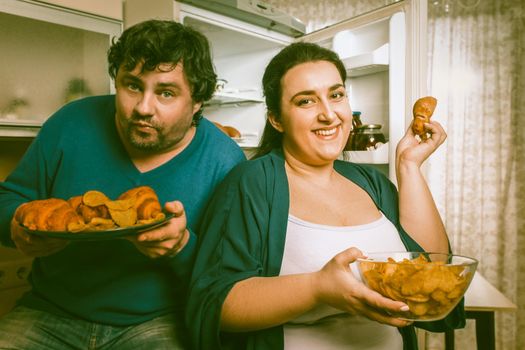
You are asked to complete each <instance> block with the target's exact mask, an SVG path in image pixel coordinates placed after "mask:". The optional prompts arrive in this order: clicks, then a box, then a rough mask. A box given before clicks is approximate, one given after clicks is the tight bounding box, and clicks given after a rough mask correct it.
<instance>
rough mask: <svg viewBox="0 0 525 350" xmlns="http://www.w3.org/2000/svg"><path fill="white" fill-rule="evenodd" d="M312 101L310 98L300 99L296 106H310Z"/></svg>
mask: <svg viewBox="0 0 525 350" xmlns="http://www.w3.org/2000/svg"><path fill="white" fill-rule="evenodd" d="M313 102H314V101H313V100H312V99H311V98H302V99H300V100H299V101H297V105H298V106H305V105H309V104H312V103H313Z"/></svg>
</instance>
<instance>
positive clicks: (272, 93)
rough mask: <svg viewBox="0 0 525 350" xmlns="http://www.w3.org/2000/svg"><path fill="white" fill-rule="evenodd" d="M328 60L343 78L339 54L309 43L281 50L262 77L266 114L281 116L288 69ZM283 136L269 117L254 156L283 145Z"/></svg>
mask: <svg viewBox="0 0 525 350" xmlns="http://www.w3.org/2000/svg"><path fill="white" fill-rule="evenodd" d="M314 61H327V62H331V63H333V64H334V65H335V67H336V68H337V70H338V71H339V75H340V76H341V80H342V81H343V84H344V82H345V81H346V69H345V66H344V64H343V62H341V60H340V59H339V56H337V54H336V53H335V52H333V51H331V50H328V49H325V48H324V47H321V46H319V45H317V44H312V43H294V44H291V45H288V46H287V47H285V48H284V49H282V50H281V51H280V52H279V53H278V54H277V55H276V56H275V57H274V58H272V60H271V61H270V63H269V64H268V66H267V67H266V70H265V71H264V76H263V80H262V83H263V92H264V97H265V100H266V109H267V114H270V113H271V114H272V115H273V116H274V117H275V119H276V120H280V119H281V95H282V85H281V81H282V78H283V77H284V75H285V74H286V72H288V71H289V70H290V69H291V68H293V67H295V66H297V65H299V64H302V63H307V62H314ZM282 139H283V135H282V134H281V133H280V132H279V131H277V130H276V129H275V128H274V127H273V126H272V124H270V122H269V120H268V118H267V119H266V124H265V126H264V131H263V135H262V138H261V141H260V143H259V147H258V148H257V150H256V152H255V154H254V156H253V157H252V158H257V157H261V156H263V155H265V154H267V153H269V152H270V151H271V150H273V149H275V148H280V147H281V145H282Z"/></svg>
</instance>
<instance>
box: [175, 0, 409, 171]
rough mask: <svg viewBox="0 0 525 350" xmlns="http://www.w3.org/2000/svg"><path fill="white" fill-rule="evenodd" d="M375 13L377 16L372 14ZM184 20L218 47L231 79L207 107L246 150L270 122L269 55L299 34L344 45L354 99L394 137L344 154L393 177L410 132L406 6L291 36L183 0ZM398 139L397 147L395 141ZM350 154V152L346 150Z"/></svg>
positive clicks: (223, 73) (367, 118) (366, 118)
mask: <svg viewBox="0 0 525 350" xmlns="http://www.w3.org/2000/svg"><path fill="white" fill-rule="evenodd" d="M372 18H374V17H373V16H372ZM180 20H181V22H182V23H184V24H187V25H190V26H192V27H194V28H196V29H197V30H199V31H201V32H202V33H203V34H204V35H206V36H207V37H208V39H209V40H210V43H211V46H212V52H213V58H214V64H215V67H216V70H217V73H218V77H219V78H220V79H225V80H226V81H227V83H226V84H225V86H224V89H223V90H221V91H218V92H217V93H216V94H215V96H214V98H213V100H212V101H211V102H210V103H208V104H207V105H206V107H205V116H206V117H207V118H208V119H210V120H212V121H216V122H219V123H221V124H223V125H229V126H233V127H235V128H237V129H238V130H239V131H240V133H241V138H240V139H237V140H236V141H237V142H238V144H239V145H240V146H241V147H243V148H244V149H245V150H246V151H249V150H250V149H252V148H254V147H256V146H257V145H258V143H259V140H260V137H261V134H262V131H263V128H264V124H265V104H264V100H263V96H262V91H261V90H262V88H261V80H262V75H263V72H264V68H265V67H266V65H267V63H268V62H269V60H270V59H271V58H272V57H273V56H274V55H275V54H276V53H277V52H279V50H281V49H282V48H283V47H284V46H285V45H287V44H289V43H292V42H294V41H297V40H300V41H312V42H317V43H318V44H320V45H321V46H324V47H328V48H331V49H333V50H334V51H336V52H337V53H338V54H339V56H340V57H341V59H342V60H343V62H344V64H345V66H346V67H347V73H348V79H347V81H346V86H347V91H348V94H349V99H350V104H351V107H352V109H353V110H357V111H360V112H361V113H362V114H361V118H362V121H363V123H365V124H381V125H382V129H381V131H382V132H383V134H384V135H385V137H386V139H387V141H389V142H387V144H386V145H384V146H382V147H381V148H379V149H378V150H376V151H356V152H348V154H344V155H343V154H342V155H341V159H345V160H350V161H353V162H359V163H369V164H375V166H377V167H378V168H380V169H381V170H382V171H384V172H385V173H386V174H387V175H389V176H390V178H392V179H393V176H394V169H393V167H389V165H388V164H389V163H390V164H393V160H394V154H393V153H394V151H395V144H396V143H397V142H398V141H399V139H400V138H401V136H402V135H403V134H404V131H405V89H406V86H405V64H406V62H405V56H406V54H405V37H406V24H405V14H404V12H403V11H395V12H394V13H390V14H388V15H386V16H384V17H383V18H379V19H378V18H375V20H373V21H371V22H369V23H362V22H363V20H362V18H361V19H360V21H356V22H361V23H359V24H358V25H356V24H355V23H353V22H352V20H349V21H346V22H345V23H344V24H343V25H339V26H338V29H337V31H336V32H335V33H334V32H333V30H332V33H331V34H330V33H329V34H328V35H324V34H323V31H326V32H329V30H325V29H323V30H321V31H318V32H314V33H312V34H309V35H305V36H303V37H299V38H293V37H289V36H286V35H283V34H280V33H276V32H272V31H271V30H268V29H265V28H262V27H258V26H255V25H251V24H249V23H245V22H243V21H240V20H237V19H234V18H229V17H227V16H223V15H220V14H216V13H213V12H210V11H208V10H205V9H201V8H196V7H194V6H192V5H188V4H181V6H180ZM392 145H394V146H392ZM345 153H347V152H345Z"/></svg>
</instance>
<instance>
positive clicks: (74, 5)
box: [38, 0, 123, 21]
mask: <svg viewBox="0 0 525 350" xmlns="http://www.w3.org/2000/svg"><path fill="white" fill-rule="evenodd" d="M38 2H41V3H47V4H51V5H56V6H60V7H63V8H65V9H70V10H76V11H81V12H84V13H90V14H93V15H96V16H102V17H107V18H112V19H116V20H118V21H122V19H123V15H122V0H41V1H38Z"/></svg>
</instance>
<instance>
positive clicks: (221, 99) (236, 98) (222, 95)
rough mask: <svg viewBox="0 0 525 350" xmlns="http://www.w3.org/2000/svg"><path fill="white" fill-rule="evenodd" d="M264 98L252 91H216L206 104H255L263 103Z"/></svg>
mask: <svg viewBox="0 0 525 350" xmlns="http://www.w3.org/2000/svg"><path fill="white" fill-rule="evenodd" d="M263 102H264V101H263V99H262V98H260V97H258V96H255V94H254V93H253V92H252V93H246V92H236V91H232V92H230V91H220V92H216V93H215V94H214V95H213V97H212V98H211V100H210V101H208V102H207V103H206V106H215V105H240V104H253V103H263Z"/></svg>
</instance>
